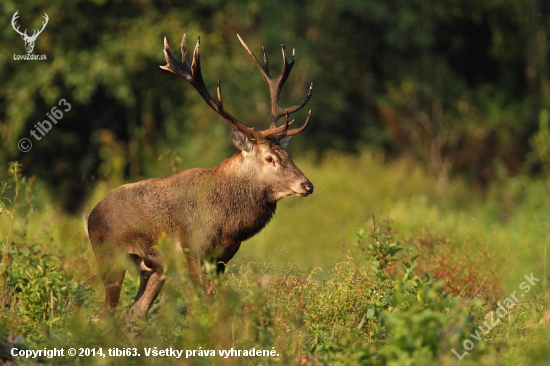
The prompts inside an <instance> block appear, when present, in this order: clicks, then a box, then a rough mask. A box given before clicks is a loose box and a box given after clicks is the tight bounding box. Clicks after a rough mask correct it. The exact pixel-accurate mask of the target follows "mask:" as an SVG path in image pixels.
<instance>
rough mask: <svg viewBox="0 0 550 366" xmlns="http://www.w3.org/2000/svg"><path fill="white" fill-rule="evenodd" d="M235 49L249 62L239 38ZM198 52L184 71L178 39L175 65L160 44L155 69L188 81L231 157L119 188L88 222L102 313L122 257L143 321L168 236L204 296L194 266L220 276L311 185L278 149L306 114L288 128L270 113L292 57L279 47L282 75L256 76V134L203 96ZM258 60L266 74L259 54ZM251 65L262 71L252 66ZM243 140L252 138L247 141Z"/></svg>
mask: <svg viewBox="0 0 550 366" xmlns="http://www.w3.org/2000/svg"><path fill="white" fill-rule="evenodd" d="M239 39H240V38H239ZM241 43H242V44H243V46H245V48H246V49H247V51H248V52H249V54H250V55H251V56H252V57H253V58H254V59H255V60H256V62H257V59H256V58H255V56H253V54H252V53H251V52H250V51H249V50H248V48H247V47H246V45H245V44H244V42H242V40H241ZM198 49H199V42H197V47H196V48H195V53H194V55H193V64H192V65H190V64H189V60H188V56H187V50H186V47H185V35H184V39H183V42H182V55H183V62H182V63H179V62H177V61H175V60H174V59H173V56H172V55H171V53H170V50H169V49H168V44H167V43H166V41H165V56H166V60H167V62H168V65H167V66H165V67H163V68H165V69H166V70H168V71H171V72H173V73H175V74H178V75H179V76H181V77H183V78H185V79H186V80H188V81H189V82H190V83H191V84H192V85H193V86H194V87H195V88H196V89H197V90H198V91H199V93H200V94H201V95H202V96H203V98H204V99H205V101H207V103H208V104H209V105H210V106H211V107H212V108H213V109H214V110H215V111H216V112H218V113H219V114H220V115H222V116H223V117H224V118H225V119H226V120H228V121H229V122H230V123H231V124H232V125H233V128H232V132H231V137H232V140H233V144H234V145H235V147H236V148H237V149H238V150H239V151H237V153H235V155H233V156H232V157H231V158H229V159H226V160H225V161H223V162H222V163H221V164H219V165H218V166H217V167H215V168H212V169H201V168H195V169H189V170H185V171H183V172H180V173H178V174H174V175H172V176H169V177H165V178H153V179H148V180H144V181H141V182H137V183H132V184H126V185H123V186H121V187H119V188H117V189H116V190H114V191H113V192H112V193H110V194H109V195H107V197H105V198H104V199H103V200H102V201H101V202H100V203H99V204H98V205H97V206H96V207H95V208H94V210H93V211H92V212H91V214H90V216H89V218H88V233H89V236H90V241H91V244H92V248H93V250H94V254H95V256H96V259H97V262H98V267H99V272H100V274H101V276H102V278H103V280H104V285H105V289H106V296H105V302H106V305H107V306H108V307H109V308H111V309H112V308H114V307H116V305H117V304H118V300H119V296H120V291H121V286H122V282H123V279H124V276H125V273H126V270H127V269H129V268H128V262H129V261H128V260H127V258H129V259H131V261H130V262H133V264H134V266H135V267H136V268H137V270H138V271H139V273H140V277H141V280H140V289H139V291H138V294H137V295H136V298H135V301H134V305H133V306H132V309H131V310H130V312H131V315H132V316H134V317H139V318H144V317H145V316H146V314H147V310H148V309H149V307H150V305H151V303H152V302H153V301H154V299H155V298H156V296H157V295H158V293H159V291H160V290H161V288H162V285H163V282H164V281H163V279H162V278H163V277H162V274H163V268H164V266H163V259H162V256H161V254H160V252H159V251H158V249H157V247H156V245H157V244H158V240H159V238H160V237H162V236H164V235H166V236H168V238H170V239H171V240H173V241H174V243H175V244H176V246H178V247H179V249H182V251H183V253H185V257H186V260H187V265H188V267H189V273H190V275H191V278H192V280H193V281H194V283H195V284H198V283H199V282H201V281H199V279H202V283H203V286H204V289H205V291H206V293H207V294H211V293H212V290H213V289H212V286H211V281H210V280H209V279H208V278H207V277H206V276H204V273H203V271H202V270H201V262H202V261H210V262H213V263H215V264H216V265H217V269H218V273H219V272H223V270H224V269H225V264H226V263H227V262H228V261H229V260H231V258H233V256H234V255H235V253H236V252H237V250H238V249H239V247H240V245H241V242H243V241H245V240H247V239H249V238H251V237H252V236H253V235H255V234H256V233H258V232H259V231H260V230H261V229H263V228H264V227H265V226H266V225H267V223H268V222H269V221H270V220H271V218H272V217H273V214H274V213H275V209H276V207H277V201H278V200H280V199H282V198H284V197H286V196H289V195H292V194H294V195H297V196H301V197H305V196H307V195H309V194H311V193H313V185H312V184H311V182H310V181H309V180H308V179H307V178H306V177H305V176H304V175H303V173H302V172H301V171H300V170H299V169H298V168H297V167H296V166H295V165H294V163H293V162H292V160H291V159H290V156H289V155H288V153H287V152H286V151H285V149H286V147H287V146H288V144H289V143H290V140H291V139H292V136H293V135H295V134H297V133H299V132H301V131H303V130H304V128H305V127H306V126H307V123H308V121H309V117H310V115H311V111H310V112H309V113H308V118H307V120H306V123H305V124H304V125H303V126H302V127H301V128H298V129H293V130H288V127H289V126H290V125H291V124H292V123H293V122H294V121H290V122H289V121H288V114H289V112H288V110H285V111H284V112H281V109H280V108H279V107H278V94H279V93H280V87H281V86H282V84H283V83H284V80H286V77H287V76H288V73H289V72H290V68H291V67H292V64H293V62H294V59H293V60H292V62H291V63H290V64H288V63H286V58H285V57H284V48H283V61H284V62H283V71H282V72H281V75H283V76H280V77H279V78H278V79H275V80H273V79H271V78H270V77H269V74H268V72H266V74H262V75H264V79H265V80H266V82H267V83H268V84H270V83H271V84H270V89H273V91H274V92H273V93H272V117H271V122H270V128H269V129H268V130H265V131H256V130H255V129H254V128H251V127H248V126H246V125H244V124H243V123H242V122H240V121H238V120H237V119H236V118H234V117H233V116H231V115H230V114H229V113H227V112H226V111H225V110H223V105H222V100H221V88H220V86H219V82H218V90H217V92H218V93H217V94H218V98H217V99H218V100H217V102H216V101H214V100H213V98H212V97H211V96H210V94H209V93H208V91H207V89H206V87H205V86H204V83H203V82H202V76H201V75H200V64H199V51H198ZM264 60H265V61H264V62H265V63H266V64H265V69H266V70H267V58H266V56H265V51H264ZM285 65H286V71H285ZM257 66H258V67H259V68H260V69H261V68H262V67H261V66H260V65H259V63H257ZM264 71H265V70H264ZM265 75H267V77H266V76H265ZM281 80H282V81H281ZM274 96H275V97H274ZM310 96H311V88H310V90H309V92H308V95H307V96H306V98H305V99H304V100H303V101H302V102H301V103H300V104H298V105H297V106H295V107H292V108H290V109H289V110H292V111H296V110H298V109H300V108H301V107H302V106H303V105H305V104H306V103H307V101H308V100H309V97H310ZM283 114H284V115H286V117H285V124H284V125H282V126H280V127H276V120H277V119H278V118H280V117H282V115H283ZM249 134H251V135H252V136H253V137H254V138H253V139H251V138H249V136H248V135H249ZM130 267H131V266H130Z"/></svg>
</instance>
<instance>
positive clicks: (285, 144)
mask: <svg viewBox="0 0 550 366" xmlns="http://www.w3.org/2000/svg"><path fill="white" fill-rule="evenodd" d="M290 141H292V136H285V137H283V138H281V139H279V145H280V146H281V148H282V149H283V150H286V148H287V147H288V144H290Z"/></svg>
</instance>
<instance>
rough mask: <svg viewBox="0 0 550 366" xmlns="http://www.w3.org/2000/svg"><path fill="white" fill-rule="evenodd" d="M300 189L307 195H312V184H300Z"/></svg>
mask: <svg viewBox="0 0 550 366" xmlns="http://www.w3.org/2000/svg"><path fill="white" fill-rule="evenodd" d="M302 187H303V188H304V190H305V191H306V192H307V193H308V194H312V193H313V184H311V182H305V183H302Z"/></svg>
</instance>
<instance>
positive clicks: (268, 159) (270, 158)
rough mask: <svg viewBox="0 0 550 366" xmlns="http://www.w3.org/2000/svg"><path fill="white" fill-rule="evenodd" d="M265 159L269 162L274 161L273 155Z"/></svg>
mask: <svg viewBox="0 0 550 366" xmlns="http://www.w3.org/2000/svg"><path fill="white" fill-rule="evenodd" d="M265 161H267V162H268V163H272V162H273V158H272V157H271V156H266V157H265Z"/></svg>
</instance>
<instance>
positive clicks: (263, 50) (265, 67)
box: [262, 44, 269, 76]
mask: <svg viewBox="0 0 550 366" xmlns="http://www.w3.org/2000/svg"><path fill="white" fill-rule="evenodd" d="M262 53H263V56H264V70H265V72H266V73H267V75H268V76H269V61H268V60H267V52H265V47H264V45H263V44H262Z"/></svg>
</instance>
